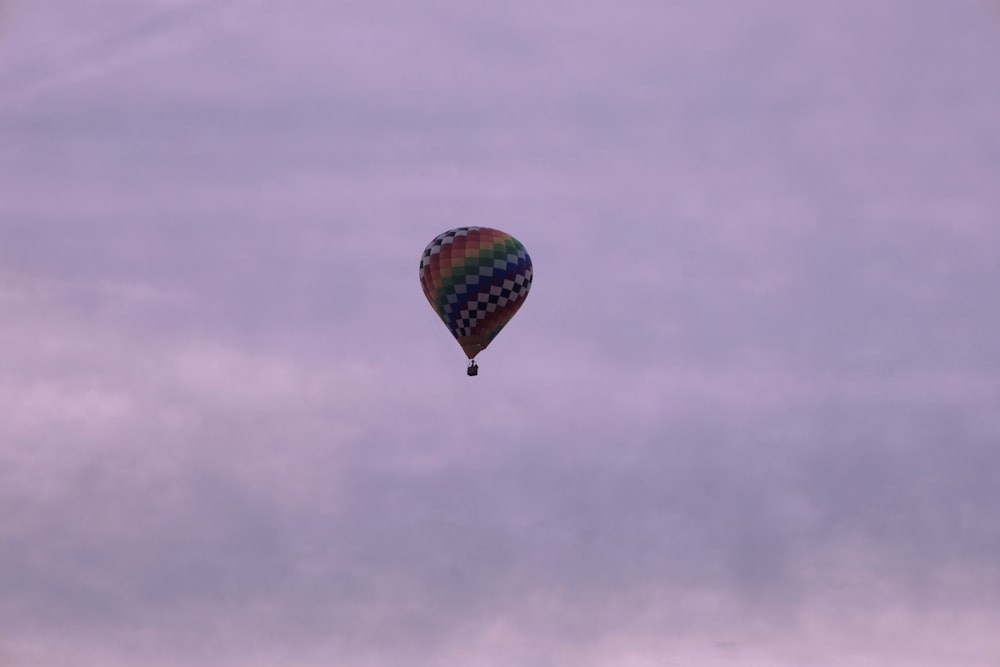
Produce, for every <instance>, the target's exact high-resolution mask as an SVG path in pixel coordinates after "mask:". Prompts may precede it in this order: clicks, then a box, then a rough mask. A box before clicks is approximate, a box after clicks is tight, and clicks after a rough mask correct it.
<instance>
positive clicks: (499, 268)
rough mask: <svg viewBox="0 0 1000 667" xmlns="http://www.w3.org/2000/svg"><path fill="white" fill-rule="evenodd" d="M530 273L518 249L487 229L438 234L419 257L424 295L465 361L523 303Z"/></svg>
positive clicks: (514, 241) (525, 256) (511, 241)
mask: <svg viewBox="0 0 1000 667" xmlns="http://www.w3.org/2000/svg"><path fill="white" fill-rule="evenodd" d="M531 273H532V269H531V257H529V256H528V253H527V251H526V250H525V249H524V246H523V245H521V243H520V242H519V241H518V240H517V239H515V238H514V237H513V236H511V235H510V234H506V233H504V232H501V231H499V230H496V229H490V228H488V227H459V228H458V229H451V230H449V231H447V232H444V233H443V234H439V235H438V236H436V237H435V238H434V240H433V241H431V242H430V243H429V244H428V245H427V247H426V248H424V254H423V256H422V257H421V258H420V285H421V287H422V288H423V290H424V296H426V297H427V300H428V301H429V302H430V304H431V306H432V307H433V308H434V310H435V312H437V314H438V316H439V317H440V318H441V321H442V322H444V324H445V326H446V327H448V330H449V331H451V333H452V335H453V336H454V337H455V340H457V341H458V343H459V345H461V346H462V350H463V351H464V352H465V355H466V356H467V357H468V358H469V359H473V358H475V356H476V355H477V354H478V353H479V352H481V351H483V350H484V349H486V347H487V346H488V345H489V344H490V343H491V342H492V341H493V339H494V338H495V337H496V335H497V334H498V333H500V331H501V330H502V329H503V328H504V327H505V326H506V325H507V323H508V322H509V321H510V319H511V318H512V317H513V316H514V314H515V313H516V312H517V311H518V309H519V308H520V307H521V305H522V304H523V303H524V299H525V298H526V297H527V296H528V290H529V289H530V288H531Z"/></svg>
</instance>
